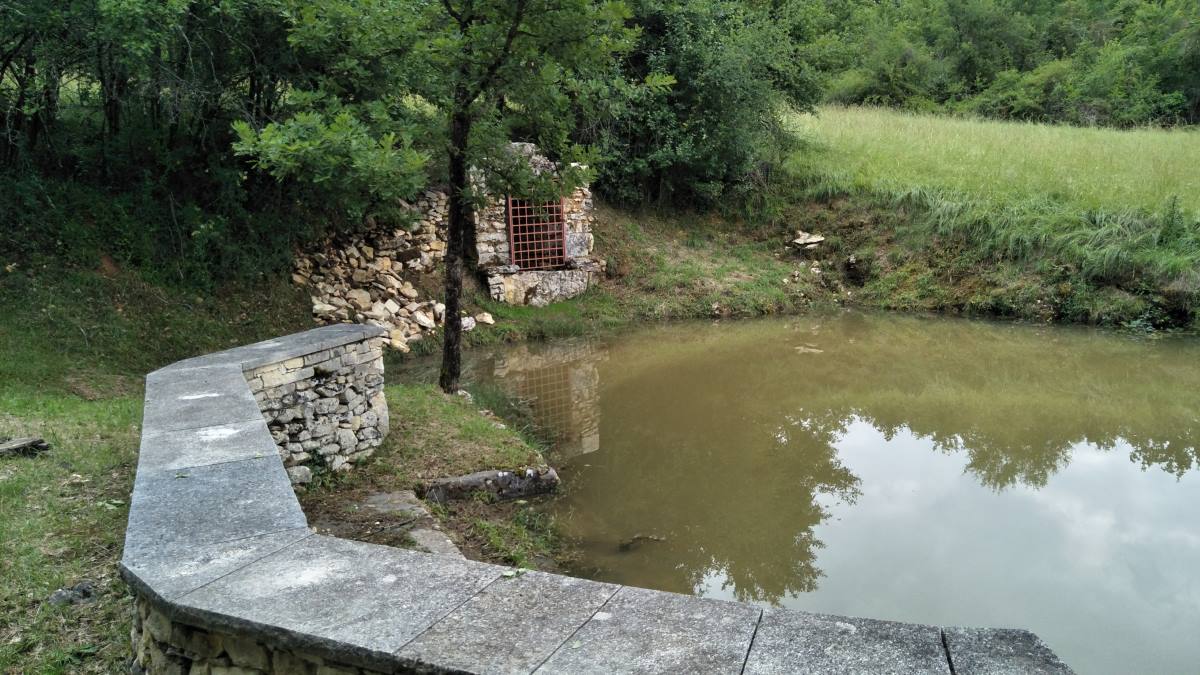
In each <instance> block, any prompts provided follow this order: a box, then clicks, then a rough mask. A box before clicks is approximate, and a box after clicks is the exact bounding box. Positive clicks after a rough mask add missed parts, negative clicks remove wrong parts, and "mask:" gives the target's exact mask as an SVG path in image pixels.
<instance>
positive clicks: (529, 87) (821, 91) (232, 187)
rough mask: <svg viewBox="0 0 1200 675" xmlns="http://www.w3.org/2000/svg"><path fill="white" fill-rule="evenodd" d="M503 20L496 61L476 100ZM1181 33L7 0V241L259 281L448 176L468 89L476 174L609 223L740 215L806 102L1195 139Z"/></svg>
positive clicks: (592, 1) (1150, 9)
mask: <svg viewBox="0 0 1200 675" xmlns="http://www.w3.org/2000/svg"><path fill="white" fill-rule="evenodd" d="M519 6H520V7H525V8H526V9H525V13H524V14H523V17H524V18H523V20H522V21H521V22H520V25H519V28H518V30H517V32H516V34H515V35H514V42H513V43H512V49H513V51H512V52H511V53H510V54H509V57H510V58H506V59H503V61H504V64H503V66H501V67H499V68H498V69H497V71H496V72H495V73H493V74H491V75H488V76H487V77H483V78H482V80H481V79H480V76H481V75H486V74H487V72H488V69H489V68H490V64H492V63H494V57H496V56H497V55H498V53H499V52H497V49H500V50H503V49H504V45H505V44H506V37H507V34H506V33H505V32H504V26H507V25H510V24H506V23H505V19H506V18H511V17H512V16H513V15H512V14H511V12H513V11H514V10H515V9H516V8H517V7H519ZM489 8H490V9H489ZM543 10H545V11H543ZM488 12H491V14H489V13H488ZM1198 15H1200V11H1198V10H1197V7H1196V5H1195V0H1155V1H1154V2H1145V1H1141V0H1063V1H1059V0H887V1H880V0H692V1H688V2H684V1H683V0H626V2H623V3H621V2H601V1H599V0H577V1H575V2H566V1H565V0H563V1H562V2H558V3H547V2H543V1H542V0H539V2H534V1H533V0H528V1H527V2H509V3H494V6H493V5H492V4H489V3H487V2H484V1H483V0H474V1H465V0H464V2H463V3H462V4H456V3H454V2H450V3H443V2H431V1H428V0H334V1H329V2H324V1H323V2H317V1H315V0H223V1H222V2H219V3H213V2H199V1H197V0H61V1H54V2H52V1H50V0H10V1H8V2H3V3H0V173H2V174H3V176H2V177H3V180H0V220H3V222H4V223H5V225H6V226H5V228H3V229H2V230H0V249H2V250H5V251H7V252H9V255H10V257H13V256H15V257H16V258H18V259H30V260H32V259H34V258H37V257H38V256H46V255H50V256H54V257H55V258H57V259H61V258H64V257H65V258H67V259H74V260H77V261H94V260H95V257H96V255H97V254H98V253H100V252H103V253H107V254H109V255H112V256H113V257H114V258H115V259H117V260H118V261H119V262H122V263H125V264H130V265H133V266H137V267H141V268H143V269H147V270H152V271H153V272H154V273H157V274H161V275H168V276H170V277H173V278H176V279H177V280H178V281H181V282H186V283H209V282H212V281H213V280H216V279H224V278H228V277H229V276H232V275H238V274H243V275H244V274H246V273H248V272H257V271H262V270H268V269H279V268H281V267H283V266H284V265H286V264H287V260H288V257H289V256H290V253H291V250H292V248H293V246H294V245H296V244H298V243H301V242H303V241H304V240H306V239H307V238H310V237H312V236H314V235H317V234H320V233H323V232H328V231H330V230H336V229H352V228H356V227H359V226H361V224H362V223H363V222H364V221H365V220H368V219H371V218H375V219H380V218H382V219H393V218H399V217H400V216H399V213H398V212H397V210H396V205H397V204H398V203H399V202H398V200H399V199H400V198H403V197H405V196H409V195H412V194H413V193H414V192H416V191H418V190H420V189H421V188H423V187H425V186H427V185H433V184H445V183H446V182H447V181H448V179H449V178H450V169H451V166H450V158H451V157H452V156H454V155H453V153H452V152H449V151H448V149H449V148H451V147H452V146H453V143H452V142H451V135H452V134H451V132H452V129H451V127H452V120H453V115H452V111H453V109H454V108H455V107H456V102H457V101H458V98H457V97H458V96H459V94H461V93H462V92H461V91H460V90H459V89H457V88H456V87H458V86H459V83H461V82H464V81H467V80H474V81H477V82H478V81H487V82H488V83H489V84H488V85H487V86H485V87H483V88H482V89H480V90H479V92H478V93H477V94H475V95H472V96H469V97H468V98H470V103H469V105H467V106H465V107H463V106H459V108H460V109H464V110H466V109H469V117H470V119H471V124H470V133H469V134H467V136H466V140H465V143H466V146H465V147H466V148H467V150H466V152H467V155H465V156H466V157H467V160H468V162H467V163H468V164H472V165H479V166H481V167H483V169H484V173H485V174H486V177H487V178H488V180H489V181H493V182H496V181H498V182H500V183H502V184H507V185H512V184H514V181H515V182H517V183H520V182H521V181H527V180H528V178H529V177H528V176H526V177H524V178H522V176H521V175H520V172H519V171H518V172H514V168H513V166H508V167H507V168H505V167H503V166H499V165H495V166H492V165H490V164H489V163H490V162H494V161H496V160H498V158H503V156H504V155H503V154H502V153H499V152H497V150H496V149H497V148H498V147H500V145H502V144H503V143H505V142H507V141H510V140H520V141H532V142H535V143H538V144H539V145H541V146H542V147H543V148H544V149H545V151H546V152H547V153H548V154H550V155H551V156H552V157H553V158H555V159H559V160H563V164H564V166H569V165H570V162H572V161H581V162H583V163H586V164H587V165H589V166H590V167H591V169H592V170H593V171H594V173H593V176H594V178H595V179H596V187H597V189H598V191H599V192H600V193H601V194H602V195H604V196H605V197H606V198H608V199H610V200H612V201H615V202H619V203H625V204H633V203H647V202H650V203H656V204H663V205H672V204H673V205H686V206H688V207H693V208H695V207H700V208H706V207H710V206H713V205H719V204H727V203H737V202H739V201H741V200H745V199H747V198H748V197H749V196H751V195H753V194H754V192H755V190H756V189H758V187H760V186H761V185H762V178H763V177H764V176H769V175H771V172H772V169H773V167H774V165H775V164H776V163H777V162H778V161H779V159H780V157H781V156H783V150H785V149H786V143H787V141H788V139H789V138H790V137H789V136H788V135H786V134H783V133H781V130H780V127H779V119H780V115H779V113H780V112H781V111H782V110H783V109H785V108H786V107H795V108H799V109H804V108H807V107H810V106H812V105H814V104H815V103H816V102H818V101H820V100H821V99H822V98H824V99H825V100H830V101H837V102H846V103H865V104H875V105H888V106H898V107H905V108H910V109H922V110H942V111H947V112H963V113H972V114H981V115H987V116H994V117H1001V118H1013V119H1027V120H1038V121H1051V122H1067V123H1074V124H1100V125H1112V126H1118V127H1128V126H1133V125H1140V124H1145V123H1156V124H1177V123H1195V122H1200V16H1198ZM466 17H471V20H470V21H467V22H466V24H465V25H464V23H463V19H464V18H466ZM484 17H490V18H486V19H485V18H484ZM535 17H536V18H535ZM492 19H494V21H493V20H492ZM597 22H599V23H597ZM597 27H600V28H599V29H598V30H596V31H595V32H594V35H586V36H585V35H584V34H583V33H582V31H584V30H587V29H592V28H597ZM522 45H524V46H522ZM472 50H476V51H472ZM464 64H465V66H464ZM463 67H465V68H466V70H463ZM485 90H486V91H485ZM467 91H471V89H470V87H468V89H467ZM484 165H488V166H484ZM577 178H578V177H577ZM568 182H569V181H568ZM526 187H527V189H534V187H533V186H526ZM164 261H166V263H167V264H163V263H164Z"/></svg>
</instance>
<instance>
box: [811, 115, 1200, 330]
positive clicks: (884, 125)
mask: <svg viewBox="0 0 1200 675" xmlns="http://www.w3.org/2000/svg"><path fill="white" fill-rule="evenodd" d="M789 124H790V125H791V127H792V128H793V129H794V130H795V132H796V133H797V134H798V135H799V137H800V138H801V139H802V140H803V141H804V143H803V146H804V150H803V151H801V152H799V153H797V154H796V155H795V156H794V157H793V159H792V168H793V169H794V170H796V171H797V172H798V173H799V174H800V175H801V176H803V177H804V179H805V181H806V182H807V187H808V190H809V193H810V196H816V197H823V198H828V197H832V196H836V195H846V194H859V195H870V196H872V197H874V198H876V199H880V200H882V201H883V202H885V203H886V204H887V205H890V206H893V207H897V208H900V207H904V208H911V209H912V211H913V213H914V226H915V227H916V228H918V229H922V228H923V229H924V233H925V234H928V235H960V236H962V237H964V238H965V239H966V240H967V241H968V242H969V243H970V244H971V245H972V246H973V247H975V248H976V249H977V250H979V251H981V252H982V253H984V254H985V255H989V256H994V257H998V258H1007V259H1014V260H1042V261H1049V262H1052V263H1053V264H1056V265H1063V266H1066V267H1068V268H1069V269H1070V272H1071V273H1073V274H1079V275H1081V276H1083V277H1084V278H1087V279H1089V280H1093V281H1099V282H1104V283H1117V284H1124V285H1130V284H1152V285H1154V286H1156V287H1158V288H1160V289H1167V290H1169V291H1170V292H1172V293H1174V294H1176V295H1178V296H1181V297H1182V298H1183V299H1184V301H1185V304H1186V305H1189V306H1195V305H1196V304H1198V300H1200V171H1198V170H1197V159H1198V158H1200V131H1195V130H1163V129H1138V130H1133V131H1117V130H1112V129H1093V128H1078V127H1066V126H1050V125H1043V124H1033V123H1016V122H998V121H984V120H974V119H965V118H952V117H943V116H933V115H920V114H913V113H905V112H898V111H894V110H884V109H874V108H845V107H825V108H822V109H820V110H819V111H818V112H817V113H816V114H807V115H791V116H790V117H789Z"/></svg>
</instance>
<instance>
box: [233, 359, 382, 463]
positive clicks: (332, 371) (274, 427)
mask: <svg viewBox="0 0 1200 675" xmlns="http://www.w3.org/2000/svg"><path fill="white" fill-rule="evenodd" d="M246 382H247V383H248V384H249V385H250V391H251V392H253V393H254V400H255V401H257V402H258V407H259V409H260V410H261V411H262V414H263V417H264V418H266V420H267V427H268V428H269V429H270V430H271V437H272V438H273V439H274V441H275V444H276V445H278V446H279V452H280V456H281V457H282V458H283V463H284V466H286V467H287V472H288V476H289V477H290V478H291V481H292V483H293V484H302V483H308V482H309V481H311V480H312V469H311V468H310V466H318V467H322V468H327V469H329V470H331V471H336V472H344V471H349V470H350V469H351V468H353V466H354V464H355V462H358V461H361V460H364V459H366V458H368V457H370V456H371V455H372V454H374V452H375V448H377V447H379V445H380V444H381V443H383V438H384V437H385V436H387V433H388V409H387V399H386V398H385V397H384V395H383V345H382V342H381V339H379V338H372V339H368V340H363V341H362V342H358V343H354V344H348V345H343V346H340V347H332V348H330V349H324V350H321V351H319V352H316V353H313V354H305V355H304V356H297V357H295V358H292V359H288V360H287V361H284V362H282V363H273V364H271V365H267V366H262V367H260V368H255V369H253V370H250V371H248V372H247V373H246Z"/></svg>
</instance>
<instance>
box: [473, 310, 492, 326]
mask: <svg viewBox="0 0 1200 675" xmlns="http://www.w3.org/2000/svg"><path fill="white" fill-rule="evenodd" d="M475 320H476V321H477V322H479V323H482V324H487V325H489V326H491V325H494V324H495V323H496V320H495V319H493V318H492V315H491V314H489V313H488V312H480V313H478V314H476V315H475Z"/></svg>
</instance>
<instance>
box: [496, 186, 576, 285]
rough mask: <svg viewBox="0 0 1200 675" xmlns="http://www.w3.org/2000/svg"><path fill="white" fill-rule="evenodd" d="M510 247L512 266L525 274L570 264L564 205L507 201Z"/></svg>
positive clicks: (510, 199) (521, 200) (559, 202)
mask: <svg viewBox="0 0 1200 675" xmlns="http://www.w3.org/2000/svg"><path fill="white" fill-rule="evenodd" d="M508 244H509V247H510V249H509V250H510V251H511V252H512V263H513V264H514V265H516V266H517V267H520V268H521V269H523V270H548V269H554V268H556V267H561V266H562V265H563V263H565V262H566V261H567V221H566V219H565V218H563V201H562V200H561V199H560V200H558V201H556V202H542V203H536V202H533V201H530V200H528V199H513V198H512V197H509V198H508Z"/></svg>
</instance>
